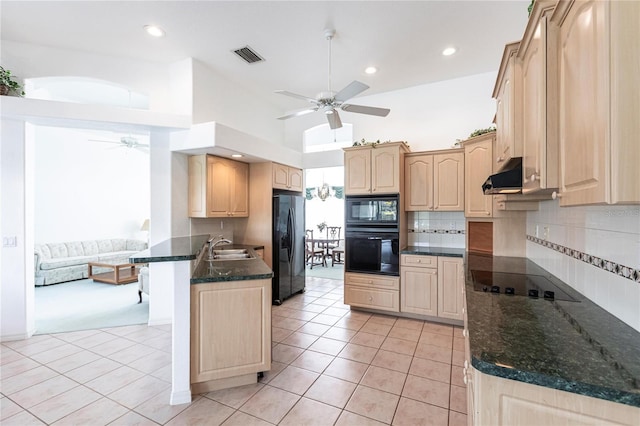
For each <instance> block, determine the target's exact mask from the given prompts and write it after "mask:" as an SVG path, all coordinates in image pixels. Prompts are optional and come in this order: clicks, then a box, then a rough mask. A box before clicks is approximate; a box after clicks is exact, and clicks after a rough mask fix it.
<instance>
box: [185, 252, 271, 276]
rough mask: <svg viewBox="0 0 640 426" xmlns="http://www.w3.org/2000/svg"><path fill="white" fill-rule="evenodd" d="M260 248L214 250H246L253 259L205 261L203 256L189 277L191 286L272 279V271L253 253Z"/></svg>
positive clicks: (205, 257)
mask: <svg viewBox="0 0 640 426" xmlns="http://www.w3.org/2000/svg"><path fill="white" fill-rule="evenodd" d="M257 248H262V247H257V246H252V245H242V244H228V245H220V246H218V247H216V249H247V250H248V251H249V253H251V254H252V255H253V256H254V258H253V259H241V260H220V261H211V260H207V256H206V255H204V256H203V257H202V260H200V262H198V265H196V268H195V270H194V271H193V274H192V275H191V284H202V283H211V282H221V281H245V280H262V279H270V278H271V277H273V271H272V270H271V269H269V267H268V266H267V264H266V263H264V261H263V260H262V259H260V258H259V257H257V255H256V253H255V251H254V250H255V249H257Z"/></svg>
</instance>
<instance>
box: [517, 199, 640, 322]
mask: <svg viewBox="0 0 640 426" xmlns="http://www.w3.org/2000/svg"><path fill="white" fill-rule="evenodd" d="M536 227H537V228H538V238H540V239H544V237H543V236H544V231H545V229H544V228H547V229H548V236H547V238H546V240H547V241H549V242H551V243H555V244H559V245H562V246H564V247H566V248H568V249H572V250H577V251H578V252H579V253H578V254H579V255H580V256H582V254H583V253H584V254H585V257H586V256H591V257H590V259H591V261H592V262H594V261H595V260H594V259H593V257H597V258H599V259H603V260H604V261H605V269H603V268H601V267H598V266H594V265H592V264H590V263H588V262H585V261H583V260H579V259H576V258H574V257H573V256H571V254H567V253H566V250H565V253H561V252H559V251H557V250H553V248H552V247H551V248H550V247H545V246H544V245H543V244H540V242H539V241H538V242H536V241H532V240H531V239H532V237H535V236H536ZM527 235H528V236H529V240H527V257H528V258H529V259H531V260H533V261H534V262H536V263H537V264H538V265H540V266H542V267H543V268H544V269H546V270H548V271H549V272H551V273H552V274H554V275H555V276H557V277H558V278H560V279H561V280H563V281H564V282H565V283H567V284H569V285H570V286H572V287H573V288H575V289H576V290H578V291H579V292H580V293H582V294H584V295H585V296H586V297H588V298H589V299H591V300H592V301H593V302H595V303H597V304H598V305H600V306H601V307H603V308H604V309H606V310H607V311H609V312H610V313H612V314H613V315H615V316H616V317H618V318H620V319H621V320H622V321H624V322H626V323H627V324H629V325H630V326H631V327H633V328H635V329H636V330H638V331H640V282H639V281H640V206H584V207H563V208H561V207H559V205H558V202H557V201H545V202H541V203H540V209H539V211H536V212H528V213H527ZM586 260H589V259H588V258H587V259H586ZM607 261H608V262H609V265H610V266H611V267H615V266H616V265H614V264H618V265H619V266H620V267H627V268H631V270H629V269H627V272H628V273H630V274H633V269H635V270H636V273H637V274H638V277H637V278H636V279H635V281H634V280H633V279H628V278H625V277H623V276H620V275H618V274H617V273H615V272H610V271H608V270H607V269H606V262H607ZM622 273H624V271H623V272H622Z"/></svg>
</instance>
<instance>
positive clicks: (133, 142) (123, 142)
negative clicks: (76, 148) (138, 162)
mask: <svg viewBox="0 0 640 426" xmlns="http://www.w3.org/2000/svg"><path fill="white" fill-rule="evenodd" d="M89 140H90V141H92V142H101V143H112V144H118V145H119V146H118V147H116V148H121V147H125V148H136V149H139V150H141V151H146V150H148V149H149V144H146V143H140V142H139V141H138V138H136V137H135V136H131V135H129V136H121V137H120V139H119V140H105V139H89Z"/></svg>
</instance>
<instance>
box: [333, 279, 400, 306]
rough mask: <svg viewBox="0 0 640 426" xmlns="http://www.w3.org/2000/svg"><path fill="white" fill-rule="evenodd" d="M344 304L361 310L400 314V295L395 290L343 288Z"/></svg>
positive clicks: (349, 286)
mask: <svg viewBox="0 0 640 426" xmlns="http://www.w3.org/2000/svg"><path fill="white" fill-rule="evenodd" d="M344 303H345V304H347V305H351V306H360V307H363V308H372V309H380V310H383V311H392V312H400V294H399V292H398V291H397V290H383V289H372V288H366V287H358V286H351V285H345V286H344Z"/></svg>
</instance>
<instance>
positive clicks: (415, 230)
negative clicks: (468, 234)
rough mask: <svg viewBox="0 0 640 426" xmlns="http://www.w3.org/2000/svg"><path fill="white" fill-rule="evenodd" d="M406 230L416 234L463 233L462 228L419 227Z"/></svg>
mask: <svg viewBox="0 0 640 426" xmlns="http://www.w3.org/2000/svg"><path fill="white" fill-rule="evenodd" d="M407 231H409V232H415V233H416V234H464V229H423V230H422V231H421V230H419V229H414V228H409V229H408V230H407Z"/></svg>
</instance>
